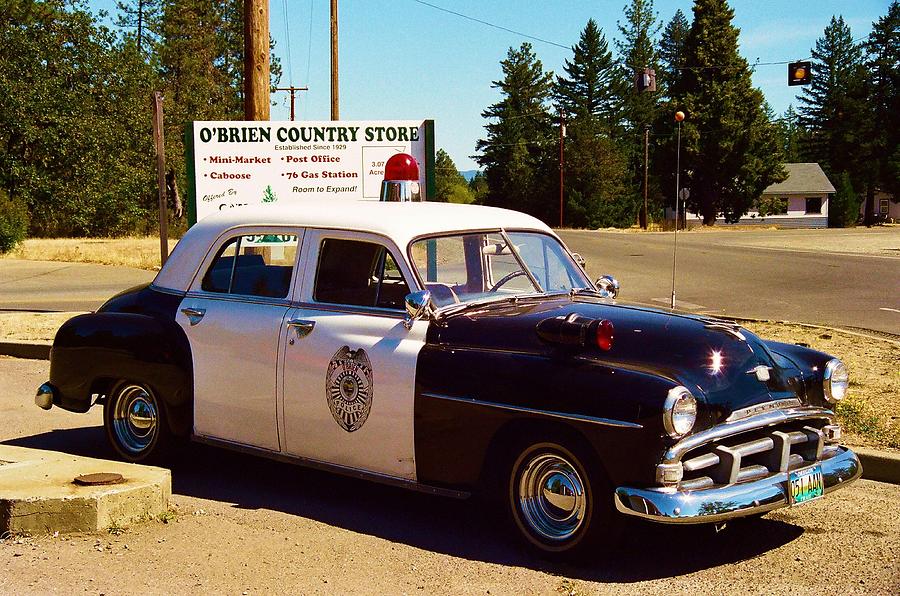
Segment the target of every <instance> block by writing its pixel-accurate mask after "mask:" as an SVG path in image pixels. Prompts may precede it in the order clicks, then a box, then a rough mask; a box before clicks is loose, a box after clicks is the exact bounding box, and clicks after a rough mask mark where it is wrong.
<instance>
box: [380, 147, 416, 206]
mask: <svg viewBox="0 0 900 596" xmlns="http://www.w3.org/2000/svg"><path fill="white" fill-rule="evenodd" d="M381 200H382V201H388V202H392V203H403V202H407V201H422V200H424V197H423V196H422V192H421V189H420V188H419V164H418V162H416V159H415V158H414V157H413V156H412V155H408V154H406V153H398V154H396V155H393V156H391V158H390V159H388V160H387V163H385V164H384V180H383V181H382V183H381Z"/></svg>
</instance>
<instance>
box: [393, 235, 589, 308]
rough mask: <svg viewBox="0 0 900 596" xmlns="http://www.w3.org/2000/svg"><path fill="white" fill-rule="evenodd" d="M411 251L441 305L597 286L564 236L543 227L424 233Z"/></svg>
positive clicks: (433, 297) (417, 266)
mask: <svg viewBox="0 0 900 596" xmlns="http://www.w3.org/2000/svg"><path fill="white" fill-rule="evenodd" d="M410 254H411V257H412V261H413V266H414V267H415V268H416V272H417V273H418V274H419V278H420V279H421V280H422V281H423V282H424V283H425V289H427V290H429V291H430V292H431V297H432V300H433V301H434V304H435V305H436V306H438V307H441V306H447V305H449V304H458V303H462V302H471V301H474V300H482V299H487V298H494V297H501V298H505V297H508V296H512V295H518V294H535V293H556V292H569V291H570V290H573V289H581V288H590V287H592V286H591V284H590V282H589V281H588V279H587V277H585V274H584V271H582V270H581V268H580V267H579V266H578V265H577V264H576V263H575V261H573V260H572V257H571V256H569V254H568V252H566V249H565V248H563V246H562V245H561V244H560V243H559V241H558V240H557V239H556V238H554V237H552V236H548V235H547V234H541V233H539V232H501V231H496V232H477V233H466V234H458V235H453V236H442V237H440V238H425V239H423V240H417V241H415V242H413V243H412V245H411V247H410Z"/></svg>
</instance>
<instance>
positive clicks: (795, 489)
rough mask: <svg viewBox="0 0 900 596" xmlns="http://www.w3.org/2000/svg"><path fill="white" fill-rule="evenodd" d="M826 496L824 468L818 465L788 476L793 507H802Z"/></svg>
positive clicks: (795, 471)
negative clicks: (801, 505) (803, 504)
mask: <svg viewBox="0 0 900 596" xmlns="http://www.w3.org/2000/svg"><path fill="white" fill-rule="evenodd" d="M824 494H825V477H824V476H822V466H821V465H820V464H816V465H814V466H812V467H809V468H803V469H802V470H794V471H793V472H791V473H790V474H788V495H789V497H790V502H791V505H800V504H801V503H806V502H808V501H812V500H815V499H818V498H819V497H821V496H822V495H824Z"/></svg>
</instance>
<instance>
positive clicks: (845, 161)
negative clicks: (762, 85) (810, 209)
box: [797, 16, 872, 189]
mask: <svg viewBox="0 0 900 596" xmlns="http://www.w3.org/2000/svg"><path fill="white" fill-rule="evenodd" d="M812 57H813V65H812V72H813V76H812V84H810V85H808V86H806V87H804V88H803V91H802V94H801V95H798V96H797V100H798V101H799V102H800V108H799V113H800V123H801V125H802V126H803V127H804V129H805V131H806V135H805V139H804V143H803V146H802V151H803V155H804V157H805V159H807V160H809V161H815V162H818V163H819V165H821V166H822V169H823V170H824V171H825V173H826V174H827V175H828V176H829V177H830V178H831V179H832V180H833V179H835V178H836V177H837V175H838V174H839V173H840V172H841V171H847V172H848V173H849V174H850V177H851V179H852V180H853V185H854V187H856V188H857V189H862V188H865V187H866V186H867V180H866V179H867V178H869V177H870V176H869V175H868V174H867V173H866V170H867V163H866V162H867V159H866V158H865V155H864V154H866V153H868V150H867V148H866V144H867V143H869V142H870V141H871V136H870V134H869V133H870V132H871V130H869V129H870V128H871V126H872V122H871V116H870V115H869V114H867V112H868V111H869V110H870V109H871V104H870V102H868V101H866V96H867V94H868V93H867V90H866V89H865V85H866V81H865V78H866V73H865V72H864V66H863V48H862V46H860V45H859V44H856V43H854V41H853V35H852V33H851V32H850V27H849V26H847V24H846V23H845V22H844V19H843V17H840V16H839V17H832V18H831V22H830V23H829V24H828V26H827V27H826V28H825V32H824V35H823V36H822V37H821V38H819V39H818V40H816V47H815V49H814V50H813V51H812Z"/></svg>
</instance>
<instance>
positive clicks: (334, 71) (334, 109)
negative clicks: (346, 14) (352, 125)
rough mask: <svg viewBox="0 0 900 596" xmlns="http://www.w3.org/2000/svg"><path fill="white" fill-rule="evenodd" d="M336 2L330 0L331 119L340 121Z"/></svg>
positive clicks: (336, 0)
mask: <svg viewBox="0 0 900 596" xmlns="http://www.w3.org/2000/svg"><path fill="white" fill-rule="evenodd" d="M338 105H339V104H338V0H331V119H332V120H340V119H341V115H340V110H339V108H338Z"/></svg>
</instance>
